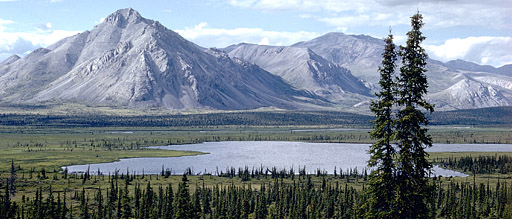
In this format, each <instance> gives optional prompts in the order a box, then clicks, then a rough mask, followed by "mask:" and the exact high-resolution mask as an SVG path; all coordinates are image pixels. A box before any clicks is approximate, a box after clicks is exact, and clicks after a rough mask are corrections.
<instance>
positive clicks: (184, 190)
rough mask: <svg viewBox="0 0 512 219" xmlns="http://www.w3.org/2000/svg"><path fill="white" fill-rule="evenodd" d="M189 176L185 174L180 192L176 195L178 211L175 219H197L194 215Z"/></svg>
mask: <svg viewBox="0 0 512 219" xmlns="http://www.w3.org/2000/svg"><path fill="white" fill-rule="evenodd" d="M187 181H188V179H187V175H186V174H183V178H182V179H181V183H180V184H179V185H178V191H177V194H176V199H175V200H174V201H175V202H176V204H175V206H176V211H175V215H174V218H176V219H178V218H180V219H181V218H195V217H194V214H193V207H192V201H191V200H190V192H189V190H188V185H187Z"/></svg>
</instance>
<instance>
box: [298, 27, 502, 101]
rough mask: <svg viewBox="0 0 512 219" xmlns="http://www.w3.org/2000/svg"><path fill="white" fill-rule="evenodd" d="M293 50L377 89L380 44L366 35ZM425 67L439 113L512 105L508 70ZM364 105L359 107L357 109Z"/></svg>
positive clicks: (460, 64)
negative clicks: (310, 54)
mask: <svg viewBox="0 0 512 219" xmlns="http://www.w3.org/2000/svg"><path fill="white" fill-rule="evenodd" d="M293 46H294V47H301V48H309V49H311V50H312V51H314V52H315V53H316V54H319V55H320V56H322V57H324V58H325V59H327V60H329V61H332V62H334V63H336V64H339V65H341V66H343V67H345V68H348V69H350V71H351V72H352V74H353V75H354V76H356V77H358V78H360V79H362V80H364V81H366V82H368V83H369V84H370V87H374V88H377V86H376V85H377V83H378V80H379V74H378V71H377V70H378V66H379V65H380V61H381V60H382V58H381V53H382V51H383V49H384V41H383V40H379V39H376V38H372V37H369V36H365V35H358V36H354V35H345V34H342V33H328V34H326V35H324V36H320V37H318V38H315V39H313V40H310V41H307V42H300V43H297V44H295V45H293ZM427 63H428V64H427V70H428V71H427V72H426V75H427V78H428V82H429V88H428V89H429V98H430V99H431V100H432V101H433V102H435V103H437V109H438V110H450V109H469V108H479V107H489V106H509V105H511V104H512V103H511V102H512V96H510V95H509V94H510V93H511V92H512V87H511V86H510V85H511V84H512V77H510V74H507V72H508V71H509V69H508V68H509V66H503V67H501V68H498V69H496V68H494V67H492V66H481V65H478V64H475V63H470V62H466V61H462V60H455V61H451V62H448V63H442V62H440V61H436V60H433V59H428V60H427ZM398 71H399V70H398V69H397V74H398ZM499 74H501V75H499ZM495 92H497V93H495ZM457 98H461V99H460V100H459V99H457ZM473 98H474V99H473ZM366 105H367V104H364V103H362V105H359V106H361V107H366Z"/></svg>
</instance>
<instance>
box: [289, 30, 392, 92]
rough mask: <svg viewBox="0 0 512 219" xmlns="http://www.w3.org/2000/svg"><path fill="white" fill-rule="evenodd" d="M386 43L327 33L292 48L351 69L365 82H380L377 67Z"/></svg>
mask: <svg viewBox="0 0 512 219" xmlns="http://www.w3.org/2000/svg"><path fill="white" fill-rule="evenodd" d="M384 45H385V43H384V41H383V40H380V39H376V38H373V37H370V36H366V35H347V34H343V33H337V32H333V33H327V34H325V35H323V36H320V37H318V38H315V39H312V40H310V41H306V42H299V43H296V44H294V45H292V47H299V48H309V49H311V50H312V51H313V52H315V53H316V54H318V55H320V56H322V57H324V58H325V59H327V60H329V61H331V62H333V63H336V64H339V65H341V66H343V67H345V68H347V69H349V70H350V71H351V72H352V74H353V75H354V76H356V77H358V78H361V79H363V80H365V81H369V82H372V83H375V82H377V81H379V78H380V76H379V74H375V73H376V71H375V70H376V68H375V67H376V66H379V64H380V63H381V59H382V56H381V54H382V52H383V49H384Z"/></svg>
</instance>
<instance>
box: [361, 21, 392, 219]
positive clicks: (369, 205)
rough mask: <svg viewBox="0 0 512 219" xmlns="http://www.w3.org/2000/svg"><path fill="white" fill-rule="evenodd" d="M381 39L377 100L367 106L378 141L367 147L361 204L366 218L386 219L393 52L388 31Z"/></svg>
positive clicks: (388, 213)
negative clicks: (365, 183) (364, 192)
mask: <svg viewBox="0 0 512 219" xmlns="http://www.w3.org/2000/svg"><path fill="white" fill-rule="evenodd" d="M385 42H386V46H385V48H384V53H383V54H382V58H383V60H382V65H381V66H380V67H379V72H380V81H379V85H380V87H381V91H380V92H379V93H377V94H376V96H377V98H378V100H377V101H373V102H372V103H371V105H370V110H371V111H372V112H373V113H374V114H375V121H374V129H373V131H371V132H370V136H371V137H372V138H374V139H378V140H377V142H376V143H374V144H373V145H371V146H370V150H369V153H370V154H371V155H370V160H369V161H368V166H369V167H371V168H374V170H373V171H372V172H371V173H370V178H369V181H368V184H369V187H368V190H367V194H368V199H367V200H366V202H365V205H364V208H365V210H366V214H365V217H366V218H390V216H391V215H392V214H393V211H392V206H391V205H392V202H393V200H394V199H395V191H394V190H395V180H394V176H393V172H394V162H393V158H394V155H395V149H394V148H393V145H392V144H391V141H392V137H393V132H394V128H393V126H394V124H393V117H392V110H393V105H394V103H395V98H394V92H393V90H394V82H393V75H394V72H395V68H396V64H395V61H396V60H397V53H396V51H395V44H394V43H393V35H392V34H391V30H390V32H389V35H388V37H387V38H386V39H385Z"/></svg>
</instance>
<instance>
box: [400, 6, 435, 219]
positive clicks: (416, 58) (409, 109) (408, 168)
mask: <svg viewBox="0 0 512 219" xmlns="http://www.w3.org/2000/svg"><path fill="white" fill-rule="evenodd" d="M422 20H423V17H422V15H421V14H420V13H419V12H418V13H417V14H415V15H414V16H412V18H411V26H412V30H411V31H409V32H408V33H407V36H408V39H407V45H406V46H405V47H401V48H400V55H401V57H402V67H401V68H400V76H399V77H398V81H397V94H398V98H397V105H398V107H399V110H398V113H397V119H396V133H395V135H394V139H395V140H396V141H397V145H398V149H399V153H398V154H399V156H398V161H397V162H398V164H397V170H396V171H397V172H396V173H397V196H396V210H397V212H399V215H400V217H402V218H427V217H428V207H427V203H428V198H429V196H430V195H429V193H430V192H431V186H429V184H428V183H427V181H428V180H427V177H428V176H429V175H430V169H431V168H432V165H431V164H430V162H429V161H428V160H427V157H428V153H427V152H425V148H427V147H431V146H432V138H431V137H430V135H428V134H427V129H426V128H424V125H428V119H427V117H426V116H425V114H424V113H423V112H422V111H421V109H420V108H423V109H425V110H426V111H427V112H430V113H431V112H433V111H434V106H433V105H430V104H429V103H427V102H426V99H425V96H426V93H427V88H428V82H427V77H426V75H425V72H426V71H427V69H426V65H427V62H426V61H427V58H428V56H427V54H426V53H425V50H424V49H423V48H422V47H421V45H420V44H421V42H423V40H425V37H424V36H423V35H422V33H421V31H420V29H421V28H422V27H423V21H422Z"/></svg>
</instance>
